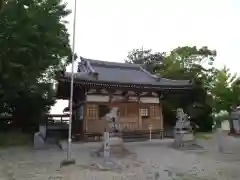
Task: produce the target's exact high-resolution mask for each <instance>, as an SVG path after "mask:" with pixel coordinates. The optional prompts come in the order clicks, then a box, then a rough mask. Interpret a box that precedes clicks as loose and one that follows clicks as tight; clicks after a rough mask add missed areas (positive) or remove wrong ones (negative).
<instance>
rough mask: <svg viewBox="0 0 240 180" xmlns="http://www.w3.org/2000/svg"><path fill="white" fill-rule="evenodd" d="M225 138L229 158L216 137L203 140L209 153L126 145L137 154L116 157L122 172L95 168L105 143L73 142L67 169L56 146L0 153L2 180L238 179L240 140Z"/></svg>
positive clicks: (162, 143) (164, 143)
mask: <svg viewBox="0 0 240 180" xmlns="http://www.w3.org/2000/svg"><path fill="white" fill-rule="evenodd" d="M224 138H225V139H224V142H225V141H226V142H225V145H224V152H226V153H224V154H220V153H218V152H217V151H216V149H217V148H216V147H217V145H216V141H215V139H214V138H212V139H210V140H198V141H199V144H201V145H203V146H204V147H205V150H187V151H186V150H184V151H182V150H175V149H172V148H170V147H169V144H170V143H171V141H172V140H153V141H152V142H135V143H125V145H126V147H127V148H128V149H129V150H130V151H131V152H133V153H134V155H132V156H129V157H124V158H120V159H117V161H118V162H119V164H121V166H122V168H121V169H118V170H114V171H99V170H97V169H96V168H95V167H94V166H91V165H92V164H94V163H95V164H96V163H98V162H99V161H101V159H99V158H96V157H91V156H90V154H91V153H90V152H91V151H94V150H95V149H97V148H99V147H100V143H86V144H80V143H79V144H73V146H72V156H73V157H74V158H75V160H76V164H75V165H73V166H69V167H62V168H60V162H61V161H62V160H63V159H65V157H66V154H65V152H63V151H62V150H60V149H59V148H58V147H56V146H52V147H49V148H48V149H46V150H39V151H35V150H33V149H32V148H31V147H18V148H8V149H1V150H0V180H13V179H16V180H28V179H32V180H98V179H99V180H108V179H109V180H110V179H111V180H113V179H114V180H117V179H119V180H120V179H129V180H138V179H139V180H146V179H149V180H150V179H160V180H173V179H174V180H221V179H222V180H239V179H240V139H234V138H232V137H227V136H226V137H224Z"/></svg>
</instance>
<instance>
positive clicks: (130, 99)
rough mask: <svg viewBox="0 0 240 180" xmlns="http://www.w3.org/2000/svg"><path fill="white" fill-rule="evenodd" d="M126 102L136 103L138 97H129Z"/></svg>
mask: <svg viewBox="0 0 240 180" xmlns="http://www.w3.org/2000/svg"><path fill="white" fill-rule="evenodd" d="M128 101H131V102H137V101H138V97H136V96H129V97H128Z"/></svg>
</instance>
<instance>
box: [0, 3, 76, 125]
mask: <svg viewBox="0 0 240 180" xmlns="http://www.w3.org/2000/svg"><path fill="white" fill-rule="evenodd" d="M69 13H70V11H69V10H67V9H66V4H62V3H61V1H60V0H48V1H45V0H21V1H12V0H6V1H5V5H4V11H2V13H1V15H0V29H1V31H0V47H1V52H0V82H1V84H0V86H1V89H0V97H1V98H0V104H1V105H2V106H1V107H0V112H1V113H7V114H11V115H12V116H13V119H14V123H16V124H18V126H19V125H20V124H24V122H27V121H28V120H29V122H33V119H35V120H36V118H37V117H41V114H42V113H44V112H47V111H48V110H49V108H50V106H51V105H52V104H53V103H54V98H53V97H54V91H53V89H52V81H51V79H53V78H55V77H56V76H57V75H58V74H59V72H60V71H61V70H63V69H64V68H65V67H66V65H67V64H68V63H69V60H70V58H69V57H71V54H72V52H71V48H70V46H69V34H68V32H67V29H66V27H65V22H63V21H62V19H63V18H64V17H65V16H67V15H69ZM30 120H31V121H30Z"/></svg>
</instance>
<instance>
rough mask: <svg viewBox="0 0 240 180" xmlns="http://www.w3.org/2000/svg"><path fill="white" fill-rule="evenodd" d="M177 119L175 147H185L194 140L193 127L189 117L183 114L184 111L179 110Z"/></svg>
mask: <svg viewBox="0 0 240 180" xmlns="http://www.w3.org/2000/svg"><path fill="white" fill-rule="evenodd" d="M176 118H177V122H176V125H175V128H174V145H175V147H183V146H184V145H185V144H186V143H187V142H191V141H193V140H194V137H193V131H192V126H191V124H190V121H189V120H188V115H187V114H185V113H184V112H183V109H181V108H178V109H177V113H176Z"/></svg>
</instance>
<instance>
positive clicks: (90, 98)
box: [87, 95, 109, 102]
mask: <svg viewBox="0 0 240 180" xmlns="http://www.w3.org/2000/svg"><path fill="white" fill-rule="evenodd" d="M87 102H109V96H102V95H87Z"/></svg>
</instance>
